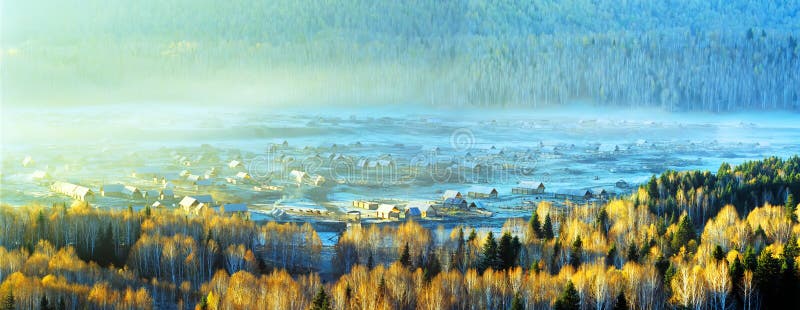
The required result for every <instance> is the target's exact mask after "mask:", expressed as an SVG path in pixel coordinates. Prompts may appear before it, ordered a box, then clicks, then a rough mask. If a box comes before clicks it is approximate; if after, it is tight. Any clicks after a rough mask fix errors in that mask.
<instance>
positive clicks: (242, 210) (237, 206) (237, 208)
mask: <svg viewBox="0 0 800 310" xmlns="http://www.w3.org/2000/svg"><path fill="white" fill-rule="evenodd" d="M214 211H216V212H217V213H219V214H225V215H233V214H240V215H245V214H247V212H248V208H247V205H246V204H243V203H229V204H224V205H222V206H221V207H214Z"/></svg>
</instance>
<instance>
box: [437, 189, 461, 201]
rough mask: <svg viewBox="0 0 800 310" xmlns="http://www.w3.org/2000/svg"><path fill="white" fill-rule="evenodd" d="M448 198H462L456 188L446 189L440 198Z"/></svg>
mask: <svg viewBox="0 0 800 310" xmlns="http://www.w3.org/2000/svg"><path fill="white" fill-rule="evenodd" d="M448 198H464V197H463V196H462V195H461V192H459V191H456V190H446V191H444V194H442V200H447V199H448Z"/></svg>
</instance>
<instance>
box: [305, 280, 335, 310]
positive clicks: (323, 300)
mask: <svg viewBox="0 0 800 310" xmlns="http://www.w3.org/2000/svg"><path fill="white" fill-rule="evenodd" d="M310 309H311V310H330V309H331V302H330V298H329V297H328V294H327V293H325V288H323V287H322V285H320V286H319V290H318V291H317V295H315V296H314V299H313V300H312V301H311V308H310Z"/></svg>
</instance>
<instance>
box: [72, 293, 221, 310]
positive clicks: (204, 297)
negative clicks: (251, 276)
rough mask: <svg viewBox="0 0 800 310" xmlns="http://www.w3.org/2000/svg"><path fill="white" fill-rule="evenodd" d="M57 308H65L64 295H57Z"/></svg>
mask: <svg viewBox="0 0 800 310" xmlns="http://www.w3.org/2000/svg"><path fill="white" fill-rule="evenodd" d="M204 298H205V297H204ZM58 310H67V303H66V302H65V301H64V297H61V296H59V297H58Z"/></svg>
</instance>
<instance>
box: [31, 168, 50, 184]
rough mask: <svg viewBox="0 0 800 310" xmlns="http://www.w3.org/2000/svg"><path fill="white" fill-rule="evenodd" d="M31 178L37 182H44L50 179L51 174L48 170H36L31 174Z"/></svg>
mask: <svg viewBox="0 0 800 310" xmlns="http://www.w3.org/2000/svg"><path fill="white" fill-rule="evenodd" d="M31 179H33V180H34V181H36V182H44V181H46V180H49V179H50V174H48V173H47V172H46V171H42V170H36V171H34V172H33V174H32V175H31Z"/></svg>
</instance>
